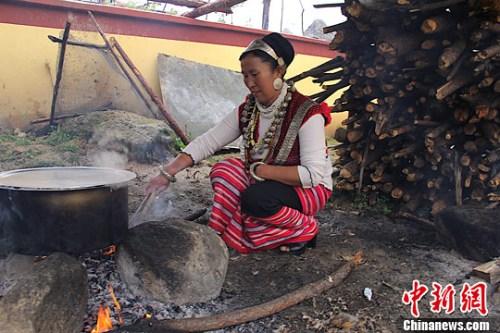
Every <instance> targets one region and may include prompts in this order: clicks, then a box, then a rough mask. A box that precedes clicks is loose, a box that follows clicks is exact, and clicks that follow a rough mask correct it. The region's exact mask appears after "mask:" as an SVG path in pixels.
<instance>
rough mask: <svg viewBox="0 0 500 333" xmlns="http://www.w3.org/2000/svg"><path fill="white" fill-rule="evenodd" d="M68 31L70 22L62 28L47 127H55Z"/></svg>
mask: <svg viewBox="0 0 500 333" xmlns="http://www.w3.org/2000/svg"><path fill="white" fill-rule="evenodd" d="M70 29H71V22H69V21H66V25H65V27H64V33H63V38H62V42H61V50H60V52H59V63H58V64H57V76H56V82H55V84H54V90H53V91H52V105H51V107H50V119H49V126H54V125H55V122H54V117H55V114H56V102H57V95H58V94H59V84H60V83H61V78H62V71H63V66H64V54H65V53H66V42H67V41H68V37H69V30H70Z"/></svg>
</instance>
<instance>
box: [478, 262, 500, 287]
mask: <svg viewBox="0 0 500 333" xmlns="http://www.w3.org/2000/svg"><path fill="white" fill-rule="evenodd" d="M472 275H475V276H477V277H479V278H481V279H483V280H485V281H486V282H488V283H490V284H492V285H496V284H497V283H498V282H499V281H500V259H496V260H492V261H489V262H486V263H483V264H481V265H479V266H476V267H474V269H472Z"/></svg>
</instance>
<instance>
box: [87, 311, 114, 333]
mask: <svg viewBox="0 0 500 333" xmlns="http://www.w3.org/2000/svg"><path fill="white" fill-rule="evenodd" d="M112 328H113V323H112V322H111V315H110V311H109V308H108V307H105V308H103V307H102V305H99V312H98V314H97V325H96V326H95V327H94V329H92V331H91V332H90V333H104V332H107V331H109V330H111V329H112Z"/></svg>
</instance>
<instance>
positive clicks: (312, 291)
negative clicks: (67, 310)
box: [112, 252, 362, 333]
mask: <svg viewBox="0 0 500 333" xmlns="http://www.w3.org/2000/svg"><path fill="white" fill-rule="evenodd" d="M361 261H362V253H361V252H358V253H357V254H356V255H355V256H354V257H353V258H352V259H351V260H350V261H348V262H346V263H345V264H343V265H342V266H341V267H340V268H339V269H338V270H336V271H335V272H333V273H332V274H330V275H328V276H326V277H325V278H323V279H321V280H319V281H316V282H312V283H309V284H307V285H305V286H303V287H301V288H299V289H297V290H295V291H292V292H290V293H288V294H286V295H283V296H281V297H278V298H276V299H274V300H272V301H269V302H266V303H263V304H259V305H255V306H251V307H248V308H244V309H240V310H234V311H231V312H228V313H221V314H216V315H213V316H209V317H201V318H187V319H169V320H158V321H149V322H148V321H141V322H139V323H138V324H135V325H132V326H125V327H121V328H119V329H117V330H114V331H112V333H118V332H129V333H132V332H147V331H152V330H154V331H161V332H164V331H168V330H172V331H180V332H205V331H211V330H217V329H222V328H225V327H229V326H234V325H239V324H242V323H246V322H249V321H253V320H257V319H260V318H264V317H268V316H271V315H273V314H275V313H278V312H280V311H283V310H285V309H287V308H289V307H291V306H294V305H296V304H298V303H300V302H302V301H304V300H306V299H309V298H311V297H314V296H318V295H320V294H322V293H324V292H325V291H326V290H328V289H330V288H333V287H337V286H339V285H340V284H341V283H342V282H343V281H344V280H345V279H346V278H347V277H348V276H349V274H350V273H351V272H352V270H353V269H354V268H355V267H357V266H359V265H360V264H361Z"/></svg>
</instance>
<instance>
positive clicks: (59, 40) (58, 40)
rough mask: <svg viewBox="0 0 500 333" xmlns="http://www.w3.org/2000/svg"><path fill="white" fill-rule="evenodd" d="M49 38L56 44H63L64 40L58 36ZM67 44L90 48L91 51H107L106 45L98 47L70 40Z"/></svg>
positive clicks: (49, 36)
mask: <svg viewBox="0 0 500 333" xmlns="http://www.w3.org/2000/svg"><path fill="white" fill-rule="evenodd" d="M47 37H48V38H49V39H50V40H51V41H52V42H54V43H62V42H63V40H62V39H61V38H58V37H56V36H52V35H48V36H47ZM66 44H67V45H73V46H82V47H88V48H91V49H107V47H106V45H97V44H91V43H85V42H77V41H74V40H69V39H68V40H67V41H66Z"/></svg>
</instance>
